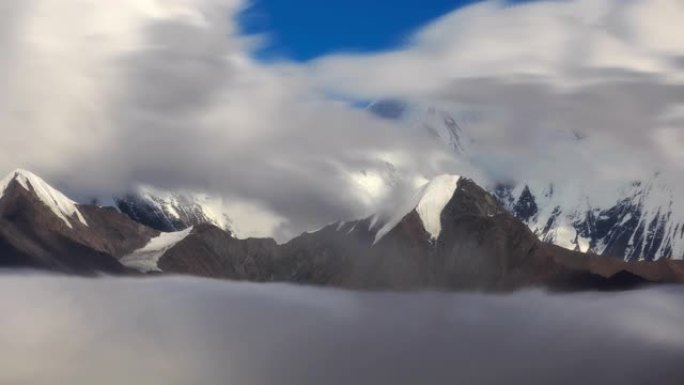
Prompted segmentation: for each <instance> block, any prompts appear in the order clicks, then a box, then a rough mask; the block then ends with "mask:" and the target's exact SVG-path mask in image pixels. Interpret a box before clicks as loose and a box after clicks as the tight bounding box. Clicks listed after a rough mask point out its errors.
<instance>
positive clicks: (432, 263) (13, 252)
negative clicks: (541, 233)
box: [0, 170, 684, 290]
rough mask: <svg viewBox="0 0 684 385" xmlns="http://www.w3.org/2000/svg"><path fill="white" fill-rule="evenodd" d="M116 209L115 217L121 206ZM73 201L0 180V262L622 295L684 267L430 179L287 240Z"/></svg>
mask: <svg viewBox="0 0 684 385" xmlns="http://www.w3.org/2000/svg"><path fill="white" fill-rule="evenodd" d="M122 211H123V210H122ZM122 211H120V210H117V209H116V208H111V207H99V206H94V205H82V204H78V203H76V202H74V201H72V200H71V199H69V198H68V197H66V196H65V195H64V194H62V193H61V192H59V191H58V190H56V189H54V188H53V187H51V186H50V185H49V184H48V183H46V182H45V181H44V180H43V179H41V178H40V177H38V176H37V175H35V174H33V173H31V172H29V171H26V170H16V171H14V172H12V173H10V174H9V175H8V176H6V177H5V178H4V179H2V181H0V265H1V266H3V267H29V268H38V269H46V270H50V271H55V272H62V273H69V274H100V273H106V274H134V275H142V274H164V273H165V274H190V275H197V276H204V277H211V278H222V279H234V280H250V281H258V282H273V281H278V282H294V283H302V284H312V285H323V286H334V287H345V288H357V289H423V288H432V289H445V290H460V289H480V290H511V289H516V288H521V287H528V286H544V287H549V288H555V289H588V288H601V289H612V288H623V287H630V286H633V285H639V284H644V283H648V282H680V281H684V262H682V261H676V260H670V259H665V258H662V259H660V260H658V261H656V262H650V261H632V262H627V261H624V260H623V259H622V258H621V257H622V256H619V255H618V256H617V257H620V258H614V257H609V256H603V257H599V256H597V255H592V254H587V253H581V252H577V251H572V250H567V249H565V248H562V247H558V246H555V245H553V244H550V243H547V242H543V241H541V240H539V239H538V237H537V236H536V235H535V233H534V232H533V231H532V230H530V228H529V227H528V225H527V224H526V223H524V222H523V221H521V220H520V219H518V218H516V217H515V216H514V215H512V214H511V213H509V211H508V210H507V208H506V207H505V205H503V204H501V202H500V201H499V200H498V199H497V198H496V196H495V195H493V194H490V193H489V192H487V191H486V190H485V189H483V188H481V187H480V186H478V185H477V184H476V183H475V182H473V181H472V180H470V179H468V178H465V177H459V176H454V175H442V176H439V177H437V178H435V179H433V180H432V181H430V182H429V183H427V184H426V185H425V186H423V187H422V188H421V189H420V190H419V191H418V192H417V193H416V194H415V196H414V197H413V198H412V199H411V200H409V201H407V202H404V204H401V205H398V207H396V210H394V212H393V213H391V214H390V215H386V214H384V215H373V216H370V217H368V218H364V219H359V220H355V221H347V222H337V223H334V224H330V225H328V226H326V227H324V228H323V229H320V230H318V231H314V232H310V233H304V234H302V235H300V236H298V237H295V238H294V239H292V240H290V241H289V242H287V243H283V244H278V243H277V242H276V241H274V240H273V239H238V238H236V237H234V236H233V235H232V234H231V233H230V232H229V231H226V230H225V229H222V228H220V227H218V226H216V225H214V224H211V223H206V222H204V223H197V224H195V225H193V226H191V227H187V228H185V229H183V230H180V231H173V232H161V231H159V230H156V229H154V228H152V227H150V226H148V225H146V224H144V223H140V222H139V221H137V220H136V217H135V216H129V215H126V214H124V213H123V212H122Z"/></svg>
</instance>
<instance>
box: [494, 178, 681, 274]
mask: <svg viewBox="0 0 684 385" xmlns="http://www.w3.org/2000/svg"><path fill="white" fill-rule="evenodd" d="M662 188H663V186H662V185H658V184H657V183H654V182H653V181H651V182H649V183H647V184H642V183H633V184H632V185H631V186H630V188H629V189H627V191H626V192H622V193H621V196H617V194H616V196H617V197H616V200H615V202H616V203H615V204H613V205H609V206H608V207H607V208H600V207H592V206H591V204H590V203H584V204H581V205H579V206H578V205H567V204H565V205H564V207H562V206H561V205H560V204H558V203H559V202H558V200H557V199H556V198H555V196H554V191H553V189H552V188H548V189H545V190H540V189H537V191H536V194H535V192H533V191H532V190H531V189H530V188H529V187H528V186H525V187H524V188H523V189H522V192H521V193H519V194H518V195H516V193H515V192H514V191H513V188H512V187H508V186H497V187H496V188H495V189H494V191H495V194H496V196H497V198H498V200H499V201H500V202H501V203H502V205H503V206H504V207H506V208H507V209H508V210H509V211H510V212H511V213H512V214H514V215H515V216H516V217H517V218H518V219H520V220H521V221H523V222H525V223H526V224H527V225H528V226H529V227H530V228H531V229H532V230H533V231H534V233H535V234H536V235H537V236H538V237H539V238H540V239H542V240H543V241H545V242H548V243H554V244H558V245H561V246H564V247H566V248H569V249H573V250H578V251H582V252H591V253H595V254H600V255H606V256H616V257H622V258H624V259H625V260H629V261H637V260H647V261H653V260H657V259H682V258H684V222H683V220H682V218H680V217H679V216H678V215H677V214H678V212H677V211H676V210H675V208H674V207H673V205H674V203H673V202H674V198H675V197H673V196H672V195H669V196H668V195H665V196H664V197H663V196H662V195H663V194H664V193H667V190H665V191H662V190H661V191H659V190H658V189H662ZM586 201H587V202H589V198H586Z"/></svg>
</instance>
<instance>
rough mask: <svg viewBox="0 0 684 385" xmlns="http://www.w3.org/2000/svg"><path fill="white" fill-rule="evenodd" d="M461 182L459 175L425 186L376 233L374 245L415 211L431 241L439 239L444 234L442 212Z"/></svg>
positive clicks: (440, 177) (432, 181) (443, 177)
mask: <svg viewBox="0 0 684 385" xmlns="http://www.w3.org/2000/svg"><path fill="white" fill-rule="evenodd" d="M459 180H460V177H459V176H458V175H440V176H438V177H436V178H434V179H432V180H431V181H430V182H428V183H427V184H425V185H424V186H423V187H421V188H420V190H419V191H418V192H417V193H416V195H414V197H413V198H412V199H411V200H410V201H409V202H407V203H406V204H405V205H402V206H401V207H400V209H399V210H397V211H396V212H395V213H394V214H393V215H391V216H390V219H389V220H388V221H387V222H386V223H385V224H384V225H383V226H382V227H381V228H380V230H378V232H377V233H376V235H375V242H374V243H377V242H378V241H379V240H380V239H381V238H382V237H383V236H385V235H386V234H387V233H389V232H390V231H391V230H392V229H393V228H395V227H396V226H397V225H398V224H399V222H401V220H402V219H403V218H404V217H405V216H406V215H408V214H409V213H410V212H411V211H413V210H416V212H417V213H418V216H419V217H420V220H421V222H422V223H423V228H424V229H425V231H427V232H428V234H430V237H431V239H433V240H434V239H437V238H438V237H439V234H440V233H441V232H442V221H441V217H442V211H443V210H444V207H446V205H447V203H449V200H451V198H452V197H453V196H454V193H455V192H456V189H457V187H458V181H459Z"/></svg>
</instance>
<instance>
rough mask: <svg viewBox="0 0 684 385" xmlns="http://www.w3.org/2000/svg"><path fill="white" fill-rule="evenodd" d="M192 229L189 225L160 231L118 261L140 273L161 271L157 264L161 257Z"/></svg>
mask: <svg viewBox="0 0 684 385" xmlns="http://www.w3.org/2000/svg"><path fill="white" fill-rule="evenodd" d="M192 229H193V227H189V228H187V229H185V230H183V231H177V232H173V233H161V234H159V236H157V237H155V238H152V239H151V240H150V241H149V242H148V243H147V244H146V245H145V246H144V247H142V248H140V249H138V250H135V251H134V252H133V253H131V254H129V255H127V256H125V257H123V258H121V260H120V262H121V264H122V265H124V266H126V267H130V268H132V269H136V270H138V271H140V272H142V273H150V272H161V271H162V270H161V269H160V268H159V266H158V263H159V260H160V259H161V257H163V256H164V254H165V253H166V252H167V251H169V250H170V249H171V248H172V247H174V246H175V245H177V244H178V243H179V242H181V241H182V240H184V239H185V238H186V237H187V236H188V235H190V233H191V232H192Z"/></svg>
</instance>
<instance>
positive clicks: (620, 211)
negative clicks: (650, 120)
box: [115, 100, 684, 261]
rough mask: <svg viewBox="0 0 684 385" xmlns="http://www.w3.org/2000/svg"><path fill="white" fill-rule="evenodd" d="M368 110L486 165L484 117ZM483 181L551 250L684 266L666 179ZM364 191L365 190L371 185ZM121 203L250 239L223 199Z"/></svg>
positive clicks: (144, 213)
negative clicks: (478, 134) (479, 133)
mask: <svg viewBox="0 0 684 385" xmlns="http://www.w3.org/2000/svg"><path fill="white" fill-rule="evenodd" d="M367 110H368V112H369V113H371V114H373V115H374V116H377V117H379V118H382V119H389V120H391V121H393V122H394V123H397V125H398V126H399V127H403V128H404V129H407V130H411V131H414V132H421V133H423V134H427V135H430V136H431V137H433V139H434V140H435V141H437V142H439V143H440V144H441V145H444V146H445V147H446V148H448V149H449V151H451V152H452V154H453V156H454V157H455V158H457V159H458V160H460V161H462V163H463V164H465V165H467V166H466V168H468V169H469V170H477V169H478V168H481V166H482V165H481V164H480V163H482V158H483V157H480V156H476V154H477V153H478V147H479V146H480V145H481V144H480V143H477V141H476V140H475V139H473V138H472V136H473V135H472V132H471V131H473V130H474V128H473V127H474V126H476V125H477V122H478V121H479V120H481V119H483V118H482V117H481V115H479V114H476V113H473V112H468V111H467V110H465V111H464V110H462V109H458V108H454V107H452V106H449V105H439V104H424V103H423V104H421V103H407V102H402V101H398V100H383V101H378V102H375V103H373V104H371V105H370V106H369V107H368V109H367ZM558 136H559V137H561V138H562V139H560V140H566V141H569V142H571V144H572V145H573V146H583V145H584V144H583V140H584V139H586V137H587V135H586V134H584V133H579V132H570V133H564V134H563V135H558ZM485 158H486V157H485ZM383 164H386V167H384V168H383V169H381V170H373V171H374V172H373V173H372V174H373V175H376V176H378V177H379V179H380V180H381V183H382V184H383V190H385V191H390V190H392V189H393V188H394V186H395V185H396V184H397V179H400V178H401V175H400V171H399V168H398V167H395V166H394V165H392V164H391V163H388V161H387V160H383ZM483 182H484V184H483V188H484V189H485V190H487V191H488V192H489V193H490V194H492V195H493V196H494V197H495V198H496V199H497V200H498V201H499V203H500V204H501V206H502V207H503V208H504V209H506V211H508V212H509V213H510V214H512V215H513V216H515V217H516V218H517V219H519V220H520V221H522V222H523V223H524V224H526V225H527V226H528V227H529V228H530V230H532V232H533V233H534V234H535V235H536V236H537V237H538V238H539V239H540V240H542V241H543V242H545V243H550V244H554V245H557V246H561V247H563V248H566V249H569V250H574V251H579V252H584V253H592V254H598V255H605V256H617V257H621V258H624V259H625V260H627V261H655V260H659V259H663V258H664V259H684V206H681V205H680V204H679V202H678V201H677V199H676V196H677V193H676V192H675V191H674V190H673V189H672V187H671V185H670V183H668V180H667V179H666V178H665V177H664V176H663V175H661V174H660V173H657V172H654V173H653V174H652V175H650V176H647V177H644V178H643V179H641V180H628V181H624V182H623V183H617V184H615V183H612V184H608V183H606V184H605V185H600V183H597V184H598V185H597V186H591V188H585V187H586V186H579V185H578V184H577V181H571V180H570V181H567V182H562V181H561V182H559V181H555V182H554V181H544V180H541V181H540V180H512V179H511V178H505V179H502V178H498V179H497V178H492V179H491V180H487V181H483ZM360 187H361V188H365V187H364V186H363V184H361V185H360ZM373 187H374V188H377V186H373ZM371 195H373V194H371ZM115 202H116V205H117V208H118V209H119V210H120V211H121V212H123V213H125V214H127V215H128V216H130V217H131V218H133V219H135V220H136V221H138V222H140V223H143V224H145V225H147V226H149V227H152V228H154V229H156V230H159V231H167V232H168V231H180V230H184V229H187V228H188V227H190V226H195V225H198V224H203V223H209V224H213V225H215V226H217V227H220V228H222V229H223V230H226V231H228V232H231V233H232V234H234V235H236V234H237V235H238V236H240V235H242V236H243V237H244V235H243V234H240V223H239V222H235V221H233V220H232V218H231V214H230V213H228V212H227V211H226V210H225V208H223V207H222V205H221V204H217V202H219V201H218V200H217V199H215V198H210V197H208V196H207V195H205V194H190V193H175V192H166V191H161V190H157V189H154V188H149V187H142V188H139V189H138V190H135V191H132V192H129V193H127V194H124V195H122V196H118V197H115ZM680 206H681V207H680Z"/></svg>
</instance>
